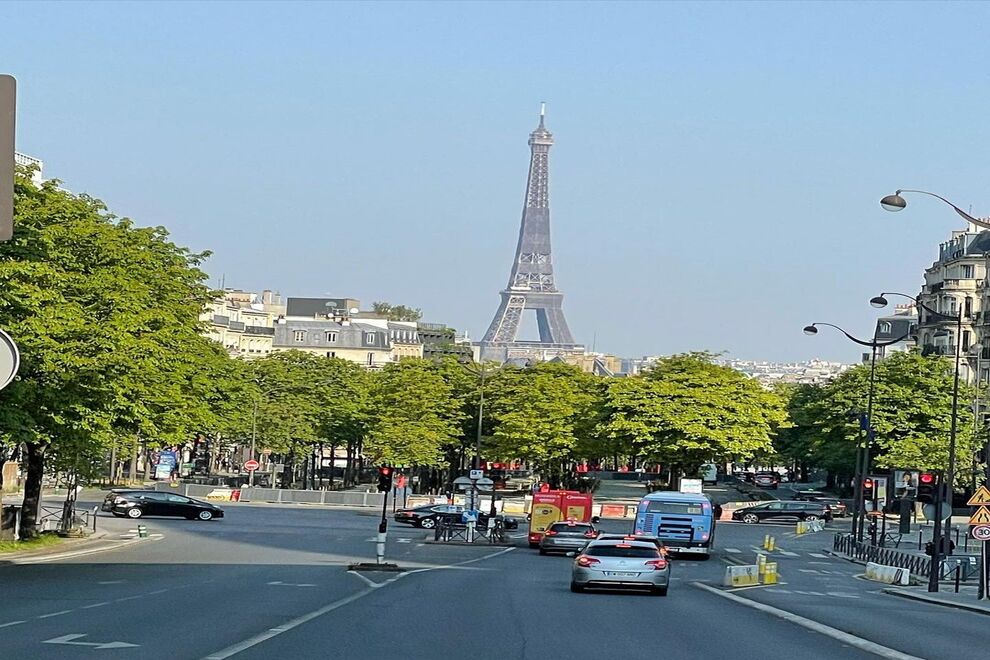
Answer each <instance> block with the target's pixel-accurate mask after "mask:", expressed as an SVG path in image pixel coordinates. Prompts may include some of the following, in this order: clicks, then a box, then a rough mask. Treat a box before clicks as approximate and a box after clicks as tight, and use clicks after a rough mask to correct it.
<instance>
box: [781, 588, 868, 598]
mask: <svg viewBox="0 0 990 660" xmlns="http://www.w3.org/2000/svg"><path fill="white" fill-rule="evenodd" d="M765 591H769V592H770V593H775V594H796V595H799V596H818V597H820V598H824V597H829V596H830V597H832V598H860V596H857V595H856V594H850V593H846V592H844V591H805V590H803V589H781V588H779V587H770V588H768V589H765Z"/></svg>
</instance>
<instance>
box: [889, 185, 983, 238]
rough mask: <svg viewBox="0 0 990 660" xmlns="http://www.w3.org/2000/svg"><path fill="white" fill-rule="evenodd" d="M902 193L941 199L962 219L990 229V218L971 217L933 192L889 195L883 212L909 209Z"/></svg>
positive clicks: (910, 191)
mask: <svg viewBox="0 0 990 660" xmlns="http://www.w3.org/2000/svg"><path fill="white" fill-rule="evenodd" d="M901 193H916V194H919V195H928V196H929V197H934V198H935V199H940V200H942V201H943V202H945V203H946V204H948V205H949V206H951V207H952V210H953V211H955V212H956V213H958V214H959V215H960V216H962V218H963V219H964V220H966V221H967V222H972V223H973V224H974V225H976V226H977V227H983V228H984V229H990V217H988V218H976V217H974V216H972V215H970V214H969V213H966V212H965V211H963V210H962V209H961V208H959V207H958V206H956V205H955V204H953V203H952V202H950V201H949V200H947V199H946V198H945V197H942V196H941V195H936V194H935V193H933V192H928V191H927V190H909V189H904V190H898V191H897V192H895V193H894V194H893V195H887V196H886V197H884V198H883V199H881V200H880V206H882V207H883V210H885V211H891V212H893V213H896V212H897V211H903V210H904V209H905V208H906V207H907V200H905V199H904V198H903V197H902V196H901Z"/></svg>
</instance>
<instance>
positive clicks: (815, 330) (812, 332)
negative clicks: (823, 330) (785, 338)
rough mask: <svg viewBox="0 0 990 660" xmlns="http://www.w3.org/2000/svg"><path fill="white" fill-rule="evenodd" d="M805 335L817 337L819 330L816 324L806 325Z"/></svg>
mask: <svg viewBox="0 0 990 660" xmlns="http://www.w3.org/2000/svg"><path fill="white" fill-rule="evenodd" d="M804 334H806V335H817V334H818V328H816V327H815V324H814V323H812V324H811V325H806V326H804Z"/></svg>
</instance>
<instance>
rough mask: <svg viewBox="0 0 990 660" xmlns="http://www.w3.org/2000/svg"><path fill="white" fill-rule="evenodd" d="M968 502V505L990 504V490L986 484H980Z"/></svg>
mask: <svg viewBox="0 0 990 660" xmlns="http://www.w3.org/2000/svg"><path fill="white" fill-rule="evenodd" d="M966 504H967V505H968V506H987V505H988V504H990V490H988V489H987V487H986V486H980V487H979V488H977V489H976V492H975V493H973V496H972V497H971V498H969V501H968V502H966Z"/></svg>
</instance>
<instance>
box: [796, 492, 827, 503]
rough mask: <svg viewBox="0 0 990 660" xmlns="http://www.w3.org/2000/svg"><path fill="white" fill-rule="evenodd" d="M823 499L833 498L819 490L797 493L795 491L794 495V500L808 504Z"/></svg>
mask: <svg viewBox="0 0 990 660" xmlns="http://www.w3.org/2000/svg"><path fill="white" fill-rule="evenodd" d="M823 497H833V496H832V495H829V494H828V493H826V492H824V491H820V490H799V491H795V493H794V499H796V500H806V501H809V502H810V501H814V500H818V499H821V498H823Z"/></svg>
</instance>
